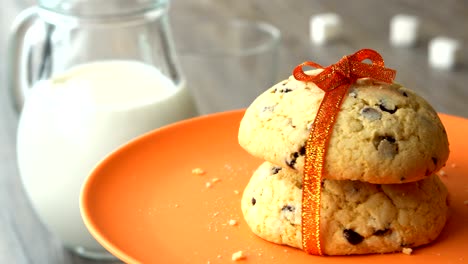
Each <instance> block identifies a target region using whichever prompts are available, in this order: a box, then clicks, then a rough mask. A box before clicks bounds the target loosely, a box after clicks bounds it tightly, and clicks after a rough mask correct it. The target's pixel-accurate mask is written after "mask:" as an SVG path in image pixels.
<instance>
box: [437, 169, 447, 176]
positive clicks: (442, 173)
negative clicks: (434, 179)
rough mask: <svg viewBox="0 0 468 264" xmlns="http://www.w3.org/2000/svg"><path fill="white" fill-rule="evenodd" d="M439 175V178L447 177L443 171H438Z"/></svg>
mask: <svg viewBox="0 0 468 264" xmlns="http://www.w3.org/2000/svg"><path fill="white" fill-rule="evenodd" d="M439 174H440V176H441V177H447V172H445V171H444V170H440V172H439Z"/></svg>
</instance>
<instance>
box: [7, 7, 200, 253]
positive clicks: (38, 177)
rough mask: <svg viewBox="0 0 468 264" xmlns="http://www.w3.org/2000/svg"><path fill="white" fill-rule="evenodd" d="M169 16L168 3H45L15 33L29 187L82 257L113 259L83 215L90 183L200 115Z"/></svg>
mask: <svg viewBox="0 0 468 264" xmlns="http://www.w3.org/2000/svg"><path fill="white" fill-rule="evenodd" d="M167 10H168V1H167V0H105V1H104V0H102V1H101V0H92V1H90V0H68V1H66V0H53V1H52V0H49V1H46V0H40V1H38V5H37V6H35V7H33V8H31V9H28V10H26V11H24V12H23V13H22V14H20V15H19V16H18V18H17V21H16V23H15V25H14V27H13V34H12V36H11V46H10V48H11V51H12V54H13V56H12V58H11V60H10V67H9V68H10V69H11V70H12V72H11V73H10V74H9V75H10V76H11V80H10V84H11V89H12V91H13V93H12V94H13V99H14V102H15V104H16V107H17V109H18V111H19V112H21V114H20V119H19V126H18V137H17V155H18V167H19V171H20V176H21V180H22V182H23V185H24V188H25V191H26V194H27V195H28V197H29V199H30V201H31V204H32V205H33V207H34V209H35V210H36V212H37V214H38V216H39V218H40V219H41V220H42V221H43V222H44V224H45V225H46V226H47V227H48V228H49V229H50V231H52V233H54V234H55V235H57V236H58V237H59V238H60V239H61V240H62V241H63V243H64V245H65V246H66V247H67V248H69V249H71V250H73V251H74V252H76V253H78V254H80V255H82V256H85V257H90V258H107V257H111V256H110V255H109V254H108V253H107V252H106V251H105V250H104V248H103V247H101V245H99V244H98V243H97V242H96V241H95V240H94V239H93V237H92V236H91V235H90V234H89V233H88V230H87V229H86V227H85V225H84V224H83V222H82V219H81V216H80V208H79V196H80V190H81V185H82V183H83V182H84V180H85V179H86V177H87V176H88V175H89V173H90V171H91V170H92V169H93V168H94V166H95V165H96V163H98V162H99V161H100V160H101V159H102V158H104V157H105V156H106V155H107V154H108V153H109V152H111V151H113V150H114V149H116V148H117V147H119V146H120V145H122V144H124V143H126V142H127V141H129V140H131V139H133V138H135V137H137V136H139V135H141V134H143V133H146V132H148V131H150V130H152V129H155V128H157V127H160V126H163V125H166V124H168V123H172V122H175V121H178V120H181V119H185V118H188V117H192V116H195V115H197V111H196V108H195V105H194V103H193V100H192V97H191V94H190V93H189V92H188V90H187V89H186V88H185V79H184V78H183V76H182V74H181V73H180V70H179V66H178V62H177V60H176V52H175V50H174V46H173V42H172V36H171V32H170V29H169V24H168V19H167Z"/></svg>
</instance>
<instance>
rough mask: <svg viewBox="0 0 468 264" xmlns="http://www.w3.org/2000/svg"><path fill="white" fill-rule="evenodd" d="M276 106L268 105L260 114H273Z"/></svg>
mask: <svg viewBox="0 0 468 264" xmlns="http://www.w3.org/2000/svg"><path fill="white" fill-rule="evenodd" d="M275 107H276V105H269V106H264V107H263V109H262V112H273V111H274V110H275Z"/></svg>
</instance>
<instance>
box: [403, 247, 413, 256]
mask: <svg viewBox="0 0 468 264" xmlns="http://www.w3.org/2000/svg"><path fill="white" fill-rule="evenodd" d="M401 252H403V254H406V255H411V253H412V252H413V249H412V248H403V250H402V251H401Z"/></svg>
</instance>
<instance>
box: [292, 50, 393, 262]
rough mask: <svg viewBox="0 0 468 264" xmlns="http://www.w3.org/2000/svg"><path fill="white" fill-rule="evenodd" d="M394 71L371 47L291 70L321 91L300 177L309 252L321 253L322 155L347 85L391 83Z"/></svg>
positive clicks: (305, 246) (305, 242) (305, 243)
mask: <svg viewBox="0 0 468 264" xmlns="http://www.w3.org/2000/svg"><path fill="white" fill-rule="evenodd" d="M365 60H370V61H371V63H364V61H365ZM304 66H309V67H315V68H318V69H323V71H322V72H320V73H319V74H317V75H308V74H306V73H305V72H304V70H303V67H304ZM395 75H396V71H395V70H392V69H388V68H385V64H384V60H383V58H382V56H380V54H379V53H377V52H376V51H374V50H371V49H362V50H359V51H357V52H356V53H354V54H352V55H349V56H344V57H343V58H342V59H341V60H340V61H338V62H337V63H336V64H333V65H330V66H328V67H326V68H324V67H322V66H321V65H319V64H317V63H315V62H311V61H306V62H304V63H302V64H300V65H298V66H297V67H296V68H295V69H294V71H293V76H294V78H296V79H297V80H298V81H304V82H314V83H315V84H316V85H317V86H318V87H319V88H320V89H322V90H323V91H324V92H325V95H324V97H323V99H322V102H321V104H320V107H319V109H318V111H317V115H316V117H315V120H314V122H313V124H312V128H311V130H310V133H309V138H308V139H307V142H306V156H305V162H304V174H303V179H302V181H303V184H302V216H301V217H302V248H303V249H304V250H305V251H306V252H307V253H309V254H314V255H322V249H321V243H320V199H321V183H322V178H323V173H324V168H325V157H326V152H327V149H328V143H329V140H330V136H331V134H332V130H333V126H334V124H335V121H336V119H337V117H338V113H339V111H340V108H341V104H342V102H343V99H344V98H345V97H346V94H347V92H348V88H349V86H350V85H351V84H353V83H354V82H355V81H356V80H357V79H359V78H365V77H369V78H373V79H376V80H378V81H382V82H387V83H391V82H393V79H394V78H395Z"/></svg>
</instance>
